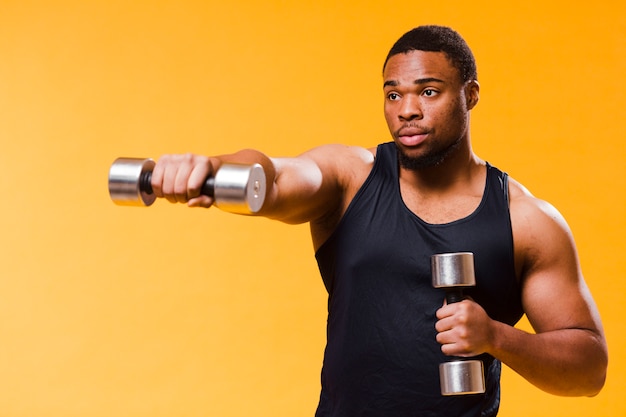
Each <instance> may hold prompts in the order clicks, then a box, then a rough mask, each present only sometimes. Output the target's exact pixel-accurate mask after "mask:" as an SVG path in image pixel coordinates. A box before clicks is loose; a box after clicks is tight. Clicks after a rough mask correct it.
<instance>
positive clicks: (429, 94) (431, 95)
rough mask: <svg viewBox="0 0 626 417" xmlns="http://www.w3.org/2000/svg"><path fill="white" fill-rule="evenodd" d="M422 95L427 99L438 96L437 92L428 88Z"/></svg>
mask: <svg viewBox="0 0 626 417" xmlns="http://www.w3.org/2000/svg"><path fill="white" fill-rule="evenodd" d="M422 94H424V95H425V96H426V97H434V96H436V95H437V90H434V89H432V88H427V89H425V90H424V91H423V92H422Z"/></svg>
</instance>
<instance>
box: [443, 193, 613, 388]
mask: <svg viewBox="0 0 626 417" xmlns="http://www.w3.org/2000/svg"><path fill="white" fill-rule="evenodd" d="M512 186H513V187H514V188H512V196H511V220H512V224H513V237H514V246H515V258H516V264H517V269H518V274H519V275H520V282H521V286H522V304H523V308H524V311H525V313H526V315H527V317H528V320H529V322H530V323H531V325H532V326H533V329H534V331H535V333H534V334H531V333H527V332H524V331H522V330H520V329H517V328H514V327H511V326H509V325H506V324H504V323H501V322H497V321H494V320H491V319H489V318H488V317H487V315H486V313H485V312H484V310H482V308H481V307H480V306H478V305H477V304H476V303H473V302H471V301H464V302H462V303H457V304H458V305H450V306H444V307H443V308H442V309H440V311H439V312H438V317H439V318H440V321H439V322H438V323H437V329H438V330H439V331H440V332H441V333H439V335H438V336H437V337H438V340H439V341H440V343H442V344H443V346H442V350H443V351H444V353H446V354H450V355H459V356H474V355H477V354H480V353H483V352H487V353H489V354H491V355H493V356H494V357H496V358H498V359H500V360H501V361H502V362H503V363H505V364H506V365H508V366H509V367H510V368H512V369H513V370H515V371H516V372H517V373H519V374H520V375H521V376H522V377H524V378H525V379H527V380H528V381H529V382H531V383H532V384H534V385H535V386H537V387H538V388H540V389H542V390H544V391H546V392H549V393H552V394H556V395H563V396H593V395H595V394H597V393H598V392H599V391H600V389H601V388H602V386H603V385H604V380H605V377H606V368H607V360H608V358H607V347H606V341H605V338H604V332H603V329H602V324H601V322H600V318H599V314H598V311H597V308H596V306H595V303H594V301H593V299H592V297H591V295H590V293H589V290H588V288H587V286H586V284H585V282H584V279H583V276H582V273H581V270H580V266H579V262H578V257H577V253H576V248H575V244H574V241H573V238H572V236H571V232H570V230H569V228H568V226H567V224H566V223H565V220H564V219H563V218H562V217H561V215H560V214H559V213H558V212H557V211H556V210H555V209H554V208H553V207H552V206H550V205H549V204H547V203H545V202H542V201H540V200H537V199H535V198H534V197H532V196H531V195H530V194H529V193H528V192H527V191H525V190H524V189H523V188H522V187H521V186H519V185H517V184H513V185H512Z"/></svg>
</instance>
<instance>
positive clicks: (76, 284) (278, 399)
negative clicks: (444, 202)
mask: <svg viewBox="0 0 626 417" xmlns="http://www.w3.org/2000/svg"><path fill="white" fill-rule="evenodd" d="M503 3H507V5H501V4H500V2H496V3H494V2H493V1H486V0H480V1H471V2H470V1H463V2H415V1H389V0H382V1H370V2H346V3H345V4H344V3H342V2H338V1H336V0H322V1H321V0H315V1H313V0H305V1H298V2H296V1H293V2H290V1H279V0H265V1H258V2H255V1H243V0H238V1H214V0H207V1H196V2H193V1H161V2H158V1H122V0H102V1H88V0H84V1H40V2H37V1H32V0H15V1H7V0H0V141H1V142H0V143H1V147H0V195H1V197H0V198H1V201H2V205H1V207H0V267H1V270H0V271H1V272H0V274H1V275H0V417H43V416H45V417H56V416H59V417H74V416H76V417H79V416H80V417H100V416H102V417H110V416H122V417H126V416H128V417H144V416H145V417H159V416H164V417H165V416H167V417H172V416H190V417H191V416H194V417H195V416H218V417H229V416H238V417H239V416H272V417H275V416H312V415H313V412H314V409H315V406H316V404H317V397H318V390H319V371H320V366H321V359H322V352H323V348H324V342H325V318H326V294H325V291H324V288H323V285H322V283H321V279H320V278H319V276H318V272H317V269H316V264H315V262H314V259H313V253H312V248H311V243H310V241H309V237H308V228H307V226H306V225H300V226H287V225H283V224H280V223H276V222H272V221H269V220H266V219H254V218H248V217H242V216H234V215H230V214H227V213H223V212H220V211H218V210H211V211H204V210H190V209H187V208H186V207H183V206H174V205H169V204H167V203H166V202H164V201H158V202H157V203H156V204H155V205H154V206H152V207H151V208H145V209H142V208H124V207H118V206H115V205H113V204H112V203H111V201H110V200H109V196H108V191H107V173H108V168H109V166H110V164H111V162H112V161H113V160H114V159H115V158H116V157H118V156H136V157H146V156H150V157H158V156H159V155H161V154H163V153H170V152H197V153H204V154H217V153H223V152H230V151H234V150H238V149H240V148H243V147H253V148H259V149H262V150H264V151H266V152H267V153H269V154H270V155H273V156H283V155H293V154H296V153H299V152H301V151H303V150H306V149H308V148H310V147H313V146H315V145H318V144H322V143H330V142H342V143H348V144H361V145H364V146H373V145H375V144H377V143H379V142H382V141H386V140H388V138H389V135H388V132H387V130H386V126H385V123H384V119H383V116H382V93H381V66H382V62H383V59H384V57H385V55H386V53H387V50H388V48H389V47H390V46H391V44H392V43H393V42H394V41H395V40H396V39H397V38H398V37H399V36H400V35H402V34H403V33H404V32H405V31H407V30H409V29H411V28H412V27H414V26H416V25H419V24H427V23H437V24H445V25H450V26H452V27H454V28H456V29H457V30H458V31H460V32H461V34H463V35H464V37H465V38H466V39H467V41H468V43H469V44H470V46H471V47H472V48H473V50H474V52H475V55H476V59H477V62H478V69H479V80H480V83H481V102H480V103H479V105H478V107H477V108H476V109H475V110H474V111H473V114H472V119H473V120H472V121H473V129H472V135H473V140H474V148H475V150H476V152H477V153H478V154H479V155H480V156H481V157H483V158H484V159H487V160H489V161H490V162H491V163H493V164H495V165H496V166H498V167H500V168H502V169H504V170H506V171H508V172H509V173H510V174H511V175H512V176H513V177H515V178H516V179H518V180H520V181H521V182H522V183H524V184H525V185H526V186H527V187H528V188H529V189H530V190H531V191H533V192H534V193H535V194H536V195H537V196H539V197H541V198H544V199H546V200H548V201H550V202H552V203H553V204H554V205H555V206H557V208H559V209H560V211H561V212H562V213H563V214H564V215H565V216H566V218H567V219H568V221H569V223H570V226H571V227H572V230H573V232H574V235H575V237H576V239H577V242H578V248H579V251H580V257H581V262H582V266H583V268H584V271H585V275H586V279H587V281H588V284H589V286H590V288H591V290H592V292H593V294H594V296H595V299H596V301H597V303H598V305H599V309H600V312H601V314H602V317H603V320H604V324H605V327H606V332H607V338H608V342H609V348H610V354H611V358H610V368H609V376H608V381H607V384H606V387H605V389H604V390H603V391H602V393H601V394H600V395H598V396H597V397H595V398H576V399H570V398H559V397H554V396H551V395H548V394H544V393H542V392H540V391H539V390H537V389H536V388H534V387H532V386H530V385H529V384H528V383H526V382H525V381H523V380H522V379H521V378H520V377H519V376H517V375H516V374H514V373H513V372H512V371H510V370H508V369H506V370H505V374H504V376H503V395H502V407H501V414H500V415H501V416H504V417H513V416H520V417H521V416H524V417H526V416H568V417H569V416H618V415H624V414H625V413H626V403H625V402H624V399H623V389H624V386H626V358H625V356H624V351H625V350H626V336H625V335H626V332H625V331H624V330H625V329H624V321H625V320H626V318H625V317H624V313H625V312H626V309H625V308H624V307H623V299H624V294H625V293H626V283H625V282H626V280H625V277H626V266H625V262H624V258H625V254H626V245H625V243H624V233H625V232H626V227H625V225H626V224H625V222H626V221H625V217H626V209H625V206H626V204H625V203H626V198H625V194H626V187H625V186H624V180H625V177H626V175H625V174H626V169H625V165H626V164H625V163H624V160H626V151H625V146H624V141H625V139H626V128H625V127H624V119H625V116H626V115H625V111H624V109H625V108H626V81H625V78H626V77H625V75H626V18H625V16H626V8H625V6H623V2H620V1H596V2H592V3H581V4H576V3H572V2H569V1H567V2H565V1H557V2H550V1H545V0H544V1H539V0H529V1H524V2H503ZM554 296H555V297H557V296H558V294H555V295H554ZM521 326H525V324H521Z"/></svg>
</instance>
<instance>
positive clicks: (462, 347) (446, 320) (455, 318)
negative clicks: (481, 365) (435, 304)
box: [435, 300, 490, 357]
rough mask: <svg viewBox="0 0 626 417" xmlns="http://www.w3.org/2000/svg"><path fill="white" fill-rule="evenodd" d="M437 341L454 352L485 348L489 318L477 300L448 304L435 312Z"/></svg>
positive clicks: (476, 352) (444, 349) (447, 351)
mask: <svg viewBox="0 0 626 417" xmlns="http://www.w3.org/2000/svg"><path fill="white" fill-rule="evenodd" d="M436 316H437V318H438V321H437V322H436V323H435V329H436V330H437V336H436V339H437V342H438V343H439V344H441V351H442V352H443V353H444V354H445V355H452V356H461V357H467V356H476V355H479V354H481V353H484V352H485V351H486V346H487V345H488V343H487V342H488V335H489V324H490V319H489V318H488V316H487V315H486V313H485V312H484V310H483V309H482V308H481V307H480V306H479V305H478V304H476V303H475V302H473V301H469V300H464V301H461V302H458V303H453V304H446V305H444V306H443V307H441V308H440V309H439V310H437V312H436Z"/></svg>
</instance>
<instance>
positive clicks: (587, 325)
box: [512, 200, 601, 334]
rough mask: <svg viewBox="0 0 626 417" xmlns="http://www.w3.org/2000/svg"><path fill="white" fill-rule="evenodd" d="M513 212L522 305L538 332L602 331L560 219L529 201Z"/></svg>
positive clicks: (545, 206)
mask: <svg viewBox="0 0 626 417" xmlns="http://www.w3.org/2000/svg"><path fill="white" fill-rule="evenodd" d="M522 206H523V207H522V210H519V211H518V212H517V213H516V212H515V211H514V210H512V220H513V224H514V237H515V244H516V247H517V248H518V249H516V256H522V257H523V268H522V277H521V285H522V304H523V307H524V311H525V313H526V315H527V317H528V320H529V322H530V323H531V325H532V326H533V328H534V330H535V331H536V332H537V333H542V332H548V331H552V330H559V329H573V328H576V329H587V330H591V331H593V332H594V333H598V334H600V333H601V324H600V320H599V318H598V312H597V308H596V306H595V303H594V301H593V299H592V297H591V294H590V292H589V290H588V288H587V285H586V284H585V281H584V278H583V276H582V272H581V269H580V265H579V261H578V255H577V251H576V246H575V243H574V240H573V237H572V234H571V232H570V230H569V227H568V226H567V224H566V222H565V220H564V219H563V217H562V216H561V215H560V214H559V213H558V212H557V211H556V209H554V208H553V207H552V206H550V205H548V204H547V203H545V202H541V201H538V200H532V201H531V202H530V203H524V204H522Z"/></svg>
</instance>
